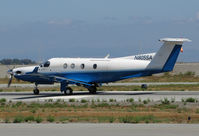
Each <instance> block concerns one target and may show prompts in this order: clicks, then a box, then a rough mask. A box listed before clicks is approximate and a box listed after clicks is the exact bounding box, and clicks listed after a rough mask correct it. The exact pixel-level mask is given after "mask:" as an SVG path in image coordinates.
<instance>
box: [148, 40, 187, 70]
mask: <svg viewBox="0 0 199 136" xmlns="http://www.w3.org/2000/svg"><path fill="white" fill-rule="evenodd" d="M159 41H161V42H164V43H163V45H162V47H161V48H160V49H159V51H158V52H157V53H156V54H155V56H154V57H153V59H152V60H151V62H150V63H149V65H148V66H147V69H150V70H158V71H161V72H167V71H172V70H173V68H174V65H175V63H176V60H177V58H178V55H179V53H180V50H181V48H182V44H183V42H189V41H190V40H189V39H185V38H163V39H160V40H159Z"/></svg>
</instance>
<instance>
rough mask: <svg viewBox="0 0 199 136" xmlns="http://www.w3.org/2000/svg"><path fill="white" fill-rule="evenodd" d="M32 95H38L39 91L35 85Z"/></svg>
mask: <svg viewBox="0 0 199 136" xmlns="http://www.w3.org/2000/svg"><path fill="white" fill-rule="evenodd" d="M33 93H34V94H35V95H38V94H39V89H38V88H37V84H35V88H34V90H33Z"/></svg>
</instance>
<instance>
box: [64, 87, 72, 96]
mask: <svg viewBox="0 0 199 136" xmlns="http://www.w3.org/2000/svg"><path fill="white" fill-rule="evenodd" d="M64 94H65V95H71V94H73V89H72V88H70V87H66V90H65V91H64Z"/></svg>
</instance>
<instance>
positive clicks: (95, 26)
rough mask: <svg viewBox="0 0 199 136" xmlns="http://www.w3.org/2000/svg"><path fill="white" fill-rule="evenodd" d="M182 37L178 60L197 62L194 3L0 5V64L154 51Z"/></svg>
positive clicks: (117, 0)
mask: <svg viewBox="0 0 199 136" xmlns="http://www.w3.org/2000/svg"><path fill="white" fill-rule="evenodd" d="M163 37H186V38H189V39H191V40H192V42H191V43H185V46H184V52H183V53H182V54H180V57H179V59H178V61H199V54H198V51H199V1H198V0H1V1H0V59H2V58H30V59H34V60H45V59H48V58H52V57H104V56H106V54H107V53H110V54H111V56H112V57H119V56H126V55H134V54H139V53H149V52H155V51H157V50H158V49H159V48H160V45H161V44H162V43H160V42H158V39H160V38H163Z"/></svg>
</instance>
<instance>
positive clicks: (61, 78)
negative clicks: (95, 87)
mask: <svg viewBox="0 0 199 136" xmlns="http://www.w3.org/2000/svg"><path fill="white" fill-rule="evenodd" d="M53 78H54V79H55V81H56V82H62V81H69V82H73V83H78V84H82V85H87V86H92V84H90V83H87V82H83V81H78V80H74V79H69V78H65V77H60V76H53Z"/></svg>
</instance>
